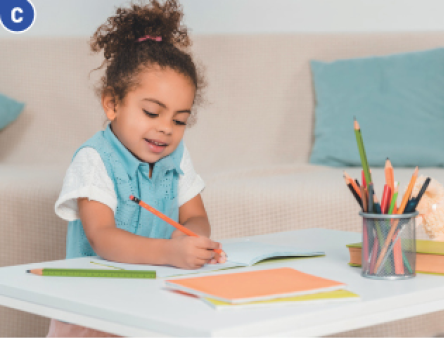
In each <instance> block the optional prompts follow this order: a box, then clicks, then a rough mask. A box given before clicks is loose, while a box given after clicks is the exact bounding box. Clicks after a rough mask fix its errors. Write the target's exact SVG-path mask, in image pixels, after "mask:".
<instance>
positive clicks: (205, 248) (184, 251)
mask: <svg viewBox="0 0 444 338" xmlns="http://www.w3.org/2000/svg"><path fill="white" fill-rule="evenodd" d="M173 235H174V236H173ZM220 248H221V245H220V243H218V242H214V241H212V240H211V239H209V238H208V237H203V236H199V237H194V236H187V235H185V236H182V235H180V234H172V235H171V246H170V250H169V252H168V257H167V259H168V262H170V263H169V264H171V265H173V266H176V267H178V268H181V269H199V268H200V267H202V266H203V265H204V264H206V263H209V262H211V261H212V260H213V259H214V260H220V258H218V257H217V256H216V255H217V254H216V252H215V251H214V249H220Z"/></svg>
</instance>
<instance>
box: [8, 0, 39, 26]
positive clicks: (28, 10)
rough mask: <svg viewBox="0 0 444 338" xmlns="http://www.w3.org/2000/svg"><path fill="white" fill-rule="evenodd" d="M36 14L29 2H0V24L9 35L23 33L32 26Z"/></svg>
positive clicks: (10, 0)
mask: <svg viewBox="0 0 444 338" xmlns="http://www.w3.org/2000/svg"><path fill="white" fill-rule="evenodd" d="M36 16H37V12H36V10H35V8H34V5H33V4H32V2H31V1H29V0H0V23H1V24H2V25H3V27H5V29H6V30H8V31H9V32H11V33H24V32H26V31H27V30H28V29H29V28H31V26H32V25H33V24H34V21H35V18H36Z"/></svg>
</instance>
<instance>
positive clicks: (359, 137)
mask: <svg viewBox="0 0 444 338" xmlns="http://www.w3.org/2000/svg"><path fill="white" fill-rule="evenodd" d="M354 129H355V136H356V142H357V144H358V149H359V156H360V157H361V164H362V169H363V170H364V175H365V181H366V183H367V185H369V184H370V183H372V177H371V175H370V169H369V167H368V162H367V155H366V154H365V148H364V141H363V140H362V134H361V128H360V127H359V123H358V121H356V118H355V119H354Z"/></svg>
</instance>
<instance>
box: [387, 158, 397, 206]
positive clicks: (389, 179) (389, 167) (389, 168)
mask: <svg viewBox="0 0 444 338" xmlns="http://www.w3.org/2000/svg"><path fill="white" fill-rule="evenodd" d="M384 172H385V181H386V182H387V185H388V186H389V187H390V192H391V196H392V195H393V194H394V191H395V175H394V171H393V167H392V163H391V162H390V160H389V158H388V157H387V160H386V161H385V169H384ZM391 196H390V197H389V198H390V200H391ZM388 203H389V206H390V201H389V202H388Z"/></svg>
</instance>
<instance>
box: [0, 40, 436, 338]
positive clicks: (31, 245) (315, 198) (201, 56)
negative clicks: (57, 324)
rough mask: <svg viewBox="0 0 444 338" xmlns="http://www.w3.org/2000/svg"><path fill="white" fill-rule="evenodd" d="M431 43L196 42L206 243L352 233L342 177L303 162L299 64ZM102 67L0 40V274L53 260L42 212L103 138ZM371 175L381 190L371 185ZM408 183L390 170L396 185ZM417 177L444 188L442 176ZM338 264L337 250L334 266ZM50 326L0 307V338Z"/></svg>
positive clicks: (430, 322) (404, 324)
mask: <svg viewBox="0 0 444 338" xmlns="http://www.w3.org/2000/svg"><path fill="white" fill-rule="evenodd" d="M443 43H444V33H411V34H410V33H402V34H301V35H254V36H234V35H231V36H196V37H195V38H194V45H193V51H194V54H195V56H196V58H197V59H198V60H200V61H201V63H202V64H203V65H204V66H205V67H206V76H207V80H208V84H209V86H208V88H207V94H206V98H207V104H206V105H205V106H204V107H203V108H201V109H200V110H199V112H198V122H197V124H196V125H195V126H194V127H192V128H190V129H189V130H187V132H186V136H185V141H186V144H187V147H188V148H189V150H190V153H191V155H192V158H193V161H194V165H195V168H196V170H197V171H198V172H199V173H200V174H201V176H202V177H203V178H204V180H205V182H206V185H207V186H206V189H205V191H204V193H203V198H204V202H205V206H206V208H207V211H208V214H209V217H210V221H211V224H212V229H213V230H212V236H213V238H215V239H222V238H228V237H235V236H246V235H256V234H263V233H269V232H277V231H288V230H294V229H302V228H311V227H323V228H331V229H339V230H347V231H360V223H359V217H358V215H357V212H358V208H357V206H356V202H355V201H354V200H353V197H352V196H351V195H350V192H349V191H348V190H347V189H346V188H345V187H344V182H343V179H342V170H340V169H331V168H327V167H319V166H312V165H310V164H309V163H308V158H309V154H310V151H311V147H312V144H313V125H314V105H315V100H314V90H313V85H312V79H311V72H310V68H309V60H310V59H318V60H335V59H339V58H352V57H361V56H369V55H384V54H391V53H398V52H407V51H414V50H421V49H428V48H433V47H437V46H441V45H442V44H443ZM100 63H101V58H100V57H99V56H91V55H90V53H89V49H88V39H84V38H63V39H61V38H26V35H24V36H17V37H15V36H14V37H12V38H8V39H2V40H0V92H1V93H4V94H6V95H9V96H11V97H13V98H15V99H17V100H21V101H24V102H26V108H25V111H24V113H23V114H22V115H21V116H20V117H19V118H18V120H17V121H15V122H14V123H13V124H12V125H10V126H9V127H7V128H6V129H4V130H2V131H1V132H0V191H1V194H0V234H1V235H0V266H8V265H17V264H25V263H31V262H40V261H48V260H56V259H63V258H64V256H65V236H66V222H65V221H62V220H60V219H58V218H57V217H56V216H55V214H54V203H55V201H56V199H57V197H58V194H59V192H60V188H61V185H62V181H63V177H64V174H65V171H66V169H67V167H68V165H69V163H70V160H71V156H72V155H73V152H74V151H75V149H76V148H77V147H78V146H79V145H80V144H81V143H82V142H83V141H85V140H86V139H88V138H89V137H90V136H91V135H93V134H94V133H95V132H96V131H98V130H99V129H100V128H102V127H103V126H104V122H105V116H104V113H103V111H102V110H101V108H100V105H99V101H98V100H97V99H96V98H95V97H94V95H93V89H92V87H93V84H94V83H95V82H96V81H97V79H98V78H99V76H100V72H99V71H98V72H93V73H92V74H91V79H88V72H89V71H91V70H92V69H94V68H96V67H98V66H99V65H100ZM350 127H351V126H350ZM363 129H364V127H363ZM363 133H364V137H365V129H364V130H363ZM382 151H383V150H382ZM347 171H348V172H349V173H350V174H352V175H354V176H357V175H358V174H359V169H357V168H352V169H347ZM373 173H374V174H373V175H374V180H375V182H376V186H377V187H378V186H379V188H380V187H381V185H382V182H383V176H382V172H381V170H380V169H376V168H374V169H373ZM411 173H412V169H411V168H410V169H400V168H395V174H396V179H397V180H399V181H401V184H404V185H405V184H406V183H407V182H408V180H409V178H410V176H411ZM421 173H423V174H428V175H430V176H432V177H433V178H436V179H438V180H439V181H441V182H444V171H443V170H442V169H423V168H421ZM378 182H379V183H380V184H379V185H378ZM377 192H378V193H380V191H377ZM419 236H420V237H424V233H421V232H420V233H419ZM347 259H348V254H347V249H346V248H344V264H346V263H347ZM443 318H444V313H443V312H439V313H434V314H429V315H423V316H421V317H416V318H411V319H405V320H401V321H397V322H393V323H386V324H383V323H381V325H378V326H372V327H369V328H365V329H361V330H356V331H352V332H345V333H342V334H340V336H346V335H348V336H427V335H434V334H436V333H437V332H439V331H442V330H444V324H443V323H444V321H443V320H442V319H443ZM48 323H49V320H48V319H47V318H44V317H40V316H38V315H31V314H27V313H22V312H20V311H17V310H13V309H9V308H3V307H0V336H43V335H45V334H46V333H47V326H48Z"/></svg>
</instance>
